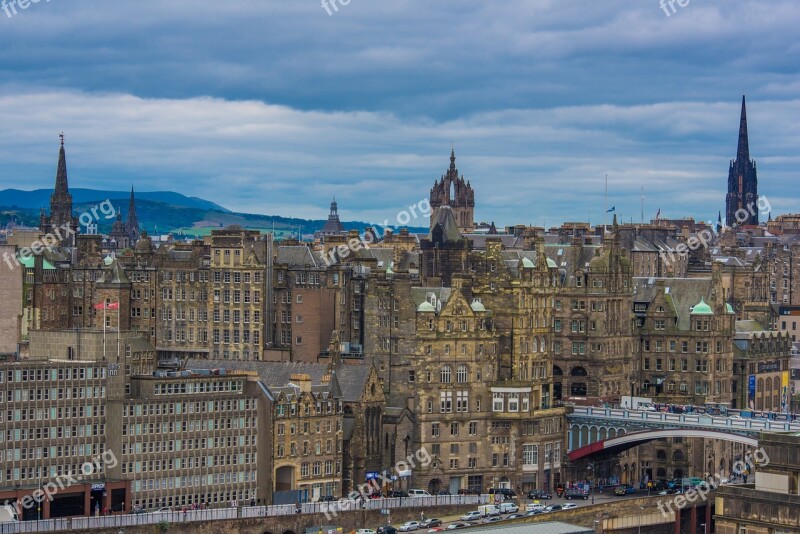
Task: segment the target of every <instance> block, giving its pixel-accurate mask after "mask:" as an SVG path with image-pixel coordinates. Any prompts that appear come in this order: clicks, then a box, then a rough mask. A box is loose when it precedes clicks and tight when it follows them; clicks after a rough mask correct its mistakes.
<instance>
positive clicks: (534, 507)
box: [525, 502, 547, 512]
mask: <svg viewBox="0 0 800 534" xmlns="http://www.w3.org/2000/svg"><path fill="white" fill-rule="evenodd" d="M545 508H547V505H546V504H541V503H538V502H535V503H531V504H529V505H527V506H526V507H525V511H526V512H541V511H542V510H544V509H545Z"/></svg>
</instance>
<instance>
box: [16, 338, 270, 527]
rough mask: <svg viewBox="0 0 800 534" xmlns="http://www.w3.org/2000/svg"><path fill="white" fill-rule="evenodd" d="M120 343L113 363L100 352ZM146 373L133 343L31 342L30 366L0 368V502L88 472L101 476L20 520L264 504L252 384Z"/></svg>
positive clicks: (261, 393) (244, 379)
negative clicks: (87, 467)
mask: <svg viewBox="0 0 800 534" xmlns="http://www.w3.org/2000/svg"><path fill="white" fill-rule="evenodd" d="M117 343H119V346H120V351H119V352H117V351H116V350H108V349H107V345H110V346H115V345H117ZM155 367H156V350H155V348H154V347H153V346H152V345H151V344H149V343H147V342H146V341H144V340H143V339H141V338H140V337H138V336H137V335H136V334H135V333H132V332H128V331H125V332H119V333H117V332H107V333H106V334H104V333H103V332H102V331H98V330H81V329H77V330H66V331H53V332H45V331H33V332H31V343H30V351H29V356H28V357H27V358H25V359H22V360H19V361H5V362H0V390H2V398H3V404H4V405H5V407H6V408H7V409H8V410H10V413H11V414H12V420H11V421H8V422H7V423H6V428H5V433H6V438H7V439H6V440H5V447H6V449H8V450H11V451H12V454H11V455H4V458H3V462H2V469H0V499H21V498H23V497H24V496H26V495H30V494H31V492H33V491H34V490H35V489H37V488H40V487H41V485H42V484H45V483H47V482H50V481H55V479H56V478H57V477H65V476H69V475H77V474H81V473H83V472H82V471H81V469H82V466H83V465H84V464H85V463H86V462H90V463H96V464H97V466H98V467H96V468H94V469H93V471H92V473H91V474H90V475H89V476H86V477H84V478H83V480H81V482H80V483H77V484H75V483H73V484H72V485H70V486H69V487H67V488H65V489H62V490H60V491H59V492H58V494H57V495H55V498H54V500H53V501H52V502H51V501H49V500H47V499H46V500H45V501H44V502H43V506H42V509H41V510H37V509H31V510H24V512H23V517H24V518H25V519H36V518H37V517H41V518H43V519H47V518H50V517H65V516H70V515H93V514H94V513H95V511H96V510H98V509H100V510H102V509H105V508H109V509H111V510H114V511H126V512H127V511H130V510H131V509H132V507H133V506H135V505H139V506H144V507H146V508H148V509H152V508H155V507H161V506H177V507H179V506H185V505H189V504H191V503H195V502H197V503H199V502H204V503H210V504H211V505H212V506H214V505H216V506H227V505H228V503H229V502H230V500H232V499H237V500H242V501H243V500H245V499H247V500H249V499H251V498H254V499H256V500H257V501H259V502H261V503H269V502H271V501H270V499H271V493H270V492H269V491H268V490H267V489H266V488H268V487H269V485H270V481H271V478H270V477H271V468H270V467H269V462H270V461H271V456H270V454H269V451H271V450H272V445H271V441H270V436H271V405H270V404H269V398H268V395H267V394H266V390H265V389H264V388H263V387H261V386H260V385H259V383H258V376H256V375H254V374H247V373H240V372H231V373H226V372H225V370H220V369H216V370H195V371H193V372H188V371H187V372H182V373H178V372H170V373H167V372H162V371H158V372H154V369H155ZM264 429H269V430H268V431H264ZM100 459H102V461H101V460H100ZM111 460H113V461H111ZM83 474H84V475H85V474H86V473H83ZM62 480H63V478H62ZM265 492H266V493H265ZM40 514H41V515H40Z"/></svg>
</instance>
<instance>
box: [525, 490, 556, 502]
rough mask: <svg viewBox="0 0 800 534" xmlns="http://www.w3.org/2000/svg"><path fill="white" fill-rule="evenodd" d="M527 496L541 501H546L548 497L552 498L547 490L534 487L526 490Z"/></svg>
mask: <svg viewBox="0 0 800 534" xmlns="http://www.w3.org/2000/svg"><path fill="white" fill-rule="evenodd" d="M528 498H529V499H533V500H537V499H541V500H543V501H546V500H548V499H552V498H553V495H552V494H551V493H549V492H547V491H544V490H540V489H535V490H531V491H529V492H528Z"/></svg>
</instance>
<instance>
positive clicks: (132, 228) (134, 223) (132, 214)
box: [126, 186, 140, 244]
mask: <svg viewBox="0 0 800 534" xmlns="http://www.w3.org/2000/svg"><path fill="white" fill-rule="evenodd" d="M126 226H127V230H128V234H129V235H130V239H131V243H132V244H136V241H138V240H139V237H140V234H139V218H138V217H137V216H136V200H135V199H134V197H133V186H131V199H130V201H129V202H128V223H127V225H126Z"/></svg>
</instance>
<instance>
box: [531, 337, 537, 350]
mask: <svg viewBox="0 0 800 534" xmlns="http://www.w3.org/2000/svg"><path fill="white" fill-rule="evenodd" d="M538 350H539V340H538V339H536V338H533V345H532V346H531V352H537V351H538Z"/></svg>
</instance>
